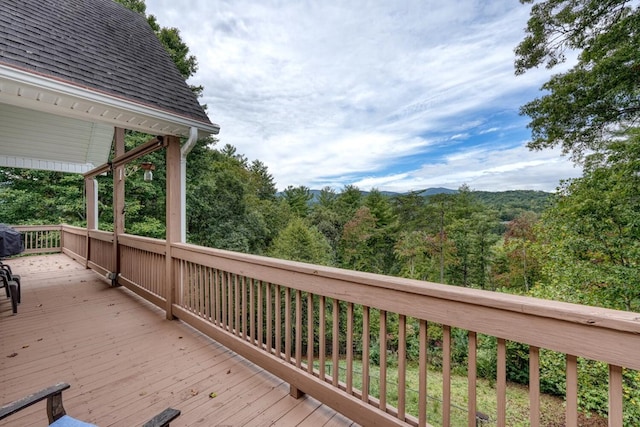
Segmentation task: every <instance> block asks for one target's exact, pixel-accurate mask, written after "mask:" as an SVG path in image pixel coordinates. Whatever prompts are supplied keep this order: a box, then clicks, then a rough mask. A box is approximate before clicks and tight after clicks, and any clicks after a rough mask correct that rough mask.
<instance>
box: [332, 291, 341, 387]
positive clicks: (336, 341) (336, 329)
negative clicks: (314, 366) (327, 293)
mask: <svg viewBox="0 0 640 427" xmlns="http://www.w3.org/2000/svg"><path fill="white" fill-rule="evenodd" d="M332 338H333V342H332V343H331V347H332V348H331V350H332V355H333V357H332V365H333V368H332V369H333V371H331V372H332V373H333V386H334V387H337V386H338V380H339V374H340V301H338V300H337V299H335V298H334V299H333V331H332Z"/></svg>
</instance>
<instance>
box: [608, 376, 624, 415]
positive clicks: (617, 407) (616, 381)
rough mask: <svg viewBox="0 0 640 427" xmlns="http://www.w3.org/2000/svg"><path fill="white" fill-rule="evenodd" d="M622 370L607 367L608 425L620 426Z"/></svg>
mask: <svg viewBox="0 0 640 427" xmlns="http://www.w3.org/2000/svg"><path fill="white" fill-rule="evenodd" d="M622 414H623V404H622V368H621V367H620V366H615V365H609V425H610V426H621V425H622Z"/></svg>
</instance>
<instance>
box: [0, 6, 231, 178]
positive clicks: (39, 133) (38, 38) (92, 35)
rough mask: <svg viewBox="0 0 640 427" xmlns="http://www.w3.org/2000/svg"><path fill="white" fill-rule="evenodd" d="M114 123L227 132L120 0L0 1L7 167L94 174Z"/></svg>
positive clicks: (1, 117)
mask: <svg viewBox="0 0 640 427" xmlns="http://www.w3.org/2000/svg"><path fill="white" fill-rule="evenodd" d="M116 127H118V128H124V129H130V130H136V131H140V132H145V133H148V134H151V135H176V136H181V137H189V138H195V137H200V138H203V137H206V136H209V135H211V134H217V133H218V131H219V129H220V127H219V126H218V125H216V124H213V123H211V121H210V120H209V118H208V117H207V114H206V113H205V112H204V110H203V109H202V107H201V106H200V103H199V102H198V100H197V98H196V96H195V95H194V94H193V92H192V91H191V89H190V88H189V86H188V85H187V84H186V82H185V81H184V78H183V77H182V75H181V74H180V72H179V71H178V69H177V68H176V66H175V64H174V63H173V61H172V59H171V58H170V56H169V54H168V53H167V52H166V51H165V49H164V47H163V46H162V43H161V42H160V41H159V40H158V38H157V37H156V35H155V33H154V32H153V30H152V29H151V27H150V26H149V24H148V23H147V21H146V19H145V18H144V17H143V16H142V15H140V14H137V13H135V12H133V11H131V10H129V9H127V8H125V7H124V6H122V5H120V4H118V3H115V2H114V1H113V0H1V5H0V166H9V167H23V168H29V169H46V170H56V171H65V172H79V173H83V172H86V171H88V170H91V169H92V168H94V167H96V166H98V165H101V164H104V163H106V162H107V160H108V157H109V153H110V149H111V142H112V139H113V135H114V129H115V128H116Z"/></svg>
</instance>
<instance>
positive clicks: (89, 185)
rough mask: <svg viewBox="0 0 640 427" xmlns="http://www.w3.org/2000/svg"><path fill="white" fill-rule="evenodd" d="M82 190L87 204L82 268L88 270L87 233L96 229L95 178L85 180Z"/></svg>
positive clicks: (89, 247)
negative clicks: (83, 189)
mask: <svg viewBox="0 0 640 427" xmlns="http://www.w3.org/2000/svg"><path fill="white" fill-rule="evenodd" d="M84 188H85V195H86V196H85V197H86V203H87V210H86V211H87V237H86V244H85V247H86V248H87V253H86V254H84V255H85V262H84V266H85V268H89V261H90V260H91V238H90V237H89V231H90V230H96V229H97V228H98V181H97V180H96V179H95V178H85V179H84Z"/></svg>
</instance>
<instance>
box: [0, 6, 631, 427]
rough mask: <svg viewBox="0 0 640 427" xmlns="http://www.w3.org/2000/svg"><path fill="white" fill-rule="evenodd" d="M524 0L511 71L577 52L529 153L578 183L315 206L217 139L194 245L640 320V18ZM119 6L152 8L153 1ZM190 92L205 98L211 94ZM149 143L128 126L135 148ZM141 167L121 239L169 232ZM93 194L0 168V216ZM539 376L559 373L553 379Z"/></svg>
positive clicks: (536, 107)
mask: <svg viewBox="0 0 640 427" xmlns="http://www.w3.org/2000/svg"><path fill="white" fill-rule="evenodd" d="M521 1H522V2H523V3H533V7H532V10H531V16H530V20H529V23H528V27H527V29H526V35H525V38H524V40H523V41H522V43H521V44H520V45H519V46H518V47H517V48H516V60H515V68H516V74H522V73H525V72H527V71H528V70H530V69H532V68H535V67H538V66H542V65H544V66H546V67H549V68H553V67H554V66H556V65H558V64H560V63H562V62H563V61H564V60H565V55H566V53H567V52H569V51H571V52H575V53H577V54H578V59H577V62H576V64H575V65H574V66H573V67H571V68H569V69H568V71H565V72H563V73H559V74H555V75H554V76H553V77H551V78H550V80H549V81H548V82H547V83H545V84H544V86H543V90H544V91H543V92H541V93H542V95H541V96H540V97H539V98H537V99H534V100H532V101H531V102H529V103H527V104H526V105H524V106H523V107H522V109H521V113H522V114H523V115H526V116H528V117H530V119H531V121H530V125H529V127H530V128H531V131H532V141H531V142H530V144H529V146H530V148H531V149H534V150H539V149H545V148H551V147H556V146H560V147H562V149H563V150H564V152H565V153H567V154H569V155H571V156H572V158H573V159H574V160H575V161H576V162H577V163H578V164H580V165H581V166H583V170H584V173H583V176H582V177H581V178H577V179H572V180H567V181H563V182H560V183H559V184H558V189H557V191H556V192H555V193H554V194H547V193H539V192H513V193H511V194H507V193H485V192H476V191H473V190H472V189H470V188H469V187H467V186H462V187H461V188H459V189H458V191H457V192H455V193H452V194H435V195H431V196H427V197H425V196H423V195H421V194H420V193H419V192H410V193H406V194H399V195H394V196H389V195H385V194H383V193H381V192H380V191H377V190H376V189H372V190H371V191H369V192H367V193H363V192H362V191H361V189H359V188H356V187H354V186H346V187H344V188H342V189H338V190H336V189H332V188H324V189H322V190H321V191H320V193H319V194H318V195H317V196H316V197H314V195H313V194H312V193H311V190H310V189H309V188H306V187H304V186H298V187H293V186H290V187H288V188H286V189H285V190H284V191H283V192H282V193H281V194H280V193H278V192H277V190H276V184H275V182H274V180H273V177H272V175H271V174H270V173H269V171H268V169H267V167H266V165H265V164H263V163H262V162H260V160H250V159H247V158H246V157H245V156H244V155H242V154H241V153H237V152H236V149H235V148H234V147H232V146H230V145H223V146H222V147H220V146H219V144H218V141H215V140H213V139H208V140H202V141H199V142H198V145H197V146H196V147H195V149H194V150H193V151H192V152H191V154H190V155H189V161H188V168H187V181H188V184H187V227H188V241H189V242H191V243H195V244H199V245H204V246H210V247H216V248H222V249H229V250H234V251H240V252H246V253H252V254H258V255H266V256H273V257H278V258H283V259H290V260H297V261H303V262H310V263H316V264H322V265H328V266H335V267H341V268H347V269H354V270H359V271H367V272H373V273H380V274H387V275H394V276H401V277H407V278H414V279H420V280H428V281H434V282H440V283H445V284H449V285H455V286H465V287H473V288H480V289H486V290H492V291H501V292H510V293H517V294H523V295H530V296H536V297H540V298H548V299H555V300H561V301H570V302H575V303H581V304H588V305H597V306H603V307H608V308H614V309H620V310H628V311H640V269H639V268H638V267H639V265H638V264H639V262H640V127H639V126H638V119H639V118H640V55H638V51H639V50H640V49H639V48H640V10H639V9H638V7H637V6H636V7H635V8H634V7H633V6H629V4H628V2H626V1H622V0H612V1H607V2H594V1H588V0H575V1H573V0H571V1H570V0H546V1H535V2H534V1H529V0H521ZM120 3H123V4H125V5H126V6H128V7H130V8H132V9H133V10H136V11H138V12H139V13H142V14H145V6H144V1H143V0H120ZM148 19H149V21H150V23H151V24H152V27H153V28H154V30H156V32H157V34H158V37H159V38H160V39H161V40H162V41H163V43H165V46H167V49H168V50H169V51H170V52H172V55H173V57H174V60H175V61H176V63H177V64H178V66H179V68H180V70H181V72H182V73H183V75H184V76H185V78H188V77H189V76H191V75H192V74H193V73H194V72H195V71H196V69H197V62H196V60H195V58H194V57H193V56H190V55H189V50H188V48H187V47H186V45H184V43H182V41H181V40H180V36H179V32H178V30H177V29H166V28H161V27H159V25H158V24H157V23H156V22H155V18H154V17H153V16H148ZM193 89H194V91H195V92H196V93H201V92H202V87H194V88H193ZM147 139H149V136H147V135H142V134H138V133H133V132H132V133H127V136H126V144H127V148H128V149H130V148H132V147H134V146H136V145H138V144H140V143H141V142H143V141H146V140H147ZM141 161H151V162H153V163H154V164H155V165H156V167H157V168H156V174H155V178H154V181H152V182H145V181H143V180H142V177H141V176H139V174H131V175H129V176H128V178H127V188H126V204H125V213H126V231H127V232H128V233H131V234H138V235H144V236H149V237H157V238H163V237H164V224H165V218H164V216H165V211H164V209H165V207H164V188H165V180H164V176H163V163H164V155H163V154H162V153H153V154H150V155H148V156H146V157H145V158H143V159H141ZM98 180H99V188H100V193H99V199H100V206H99V208H100V224H101V228H103V229H109V227H111V224H112V219H113V215H112V208H111V205H110V203H111V189H112V179H111V177H110V176H106V177H98ZM363 190H369V189H363ZM83 192H84V189H83V178H82V177H81V176H78V175H70V174H63V173H56V172H45V171H34V170H21V169H9V168H0V220H1V221H2V222H4V223H8V224H28V223H31V224H57V223H67V224H72V225H80V226H82V225H85V224H86V222H85V206H84V194H83ZM312 199H313V202H311V201H312ZM514 351H515V354H519V353H518V352H517V349H515V350H514ZM521 357H522V358H526V357H527V356H526V352H522V354H521ZM510 363H512V365H511V366H519V365H518V363H520V362H518V361H510ZM558 363H559V362H558V356H557V355H555V354H551V353H549V354H543V357H542V361H541V365H542V370H543V372H542V374H541V375H542V387H543V390H546V391H550V392H554V391H555V392H560V393H561V392H562V390H561V388H562V386H561V384H562V381H564V379H563V378H559V377H558V375H557V370H554V366H556V365H557V364H558ZM524 365H526V364H524ZM524 365H523V366H524ZM522 369H526V367H523V368H522ZM545 369H547V370H548V371H549V372H551V373H552V374H553V375H555V377H553V375H552V376H545ZM605 370H606V369H605V367H603V366H599V365H598V364H595V363H589V362H588V361H586V362H584V363H582V362H581V375H582V376H584V377H586V376H589V378H592V380H590V381H596V380H593V378H601V377H602V376H603V378H604V379H603V382H604V383H606V372H605ZM554 372H555V373H554ZM512 373H513V375H511V379H512V380H516V379H517V377H518V375H520V373H518V370H517V369H516V370H515V371H512ZM636 377H637V373H631V372H625V392H628V396H627V397H629V396H630V397H629V398H628V399H627V401H626V403H625V405H627V408H626V409H627V414H625V417H627V418H626V421H627V422H628V423H629V425H635V424H637V423H636V422H640V408H639V407H638V404H637V403H634V404H632V403H630V402H631V401H632V400H633V398H635V399H636V400H638V401H640V399H638V398H639V397H640V396H637V395H638V394H639V393H640V392H638V389H639V388H640V387H638V386H637V385H638V384H637V381H638V379H637V378H636ZM525 378H526V377H525ZM545 381H546V382H545ZM594 387H596V386H595V385H594ZM599 393H600V392H598V393H595V394H592V395H584V394H583V395H581V396H580V404H581V407H582V408H584V409H589V410H596V411H599V412H603V413H604V412H606V391H602V393H604V394H605V396H604V397H603V396H601V395H600V394H602V393H600V394H599ZM600 398H603V399H604V400H603V401H602V402H601V401H600ZM603 402H604V403H603ZM634 405H635V406H634ZM629 408H631V409H629ZM634 417H635V418H634Z"/></svg>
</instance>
